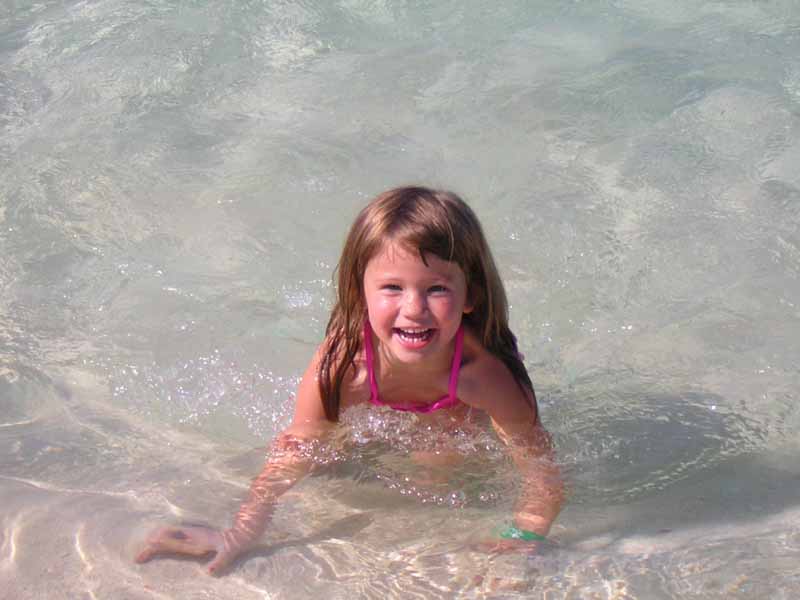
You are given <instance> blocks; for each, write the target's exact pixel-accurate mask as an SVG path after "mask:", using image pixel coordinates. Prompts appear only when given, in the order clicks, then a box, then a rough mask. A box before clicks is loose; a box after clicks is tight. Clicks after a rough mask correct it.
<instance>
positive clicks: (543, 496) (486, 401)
mask: <svg viewBox="0 0 800 600" xmlns="http://www.w3.org/2000/svg"><path fill="white" fill-rule="evenodd" d="M481 371H482V373H481V379H482V381H480V386H479V389H480V390H481V392H480V397H479V399H478V400H476V403H475V404H476V407H480V408H482V409H483V410H485V411H486V412H487V413H488V414H489V416H490V417H491V420H492V425H493V427H494V429H495V431H496V432H497V434H498V436H499V437H500V439H501V440H502V441H503V442H504V443H505V444H506V447H507V448H508V451H509V454H510V456H511V458H512V460H513V461H514V464H515V465H516V467H517V469H518V470H519V473H520V475H521V476H522V488H521V490H520V495H519V498H518V499H517V503H516V507H515V512H514V523H513V524H514V526H515V527H516V528H517V529H521V530H525V531H529V532H533V533H535V534H537V535H540V536H546V535H547V533H548V532H549V530H550V526H551V525H552V523H553V521H554V520H555V519H556V517H557V516H558V513H559V512H560V510H561V505H562V504H563V502H564V483H563V481H562V479H561V472H560V469H559V468H558V465H557V464H556V462H555V456H554V453H553V447H552V441H551V438H550V435H549V434H548V433H547V431H545V429H544V427H542V425H541V423H540V421H539V418H538V414H537V413H538V409H537V406H536V396H535V394H534V393H533V392H532V391H528V390H524V389H522V388H521V387H520V386H519V385H518V384H517V382H516V381H515V380H514V378H513V377H512V375H511V373H509V371H508V369H507V368H506V367H505V365H503V364H502V363H501V362H500V361H499V360H497V359H494V357H492V358H491V359H490V360H489V361H488V364H487V365H486V368H485V369H481ZM476 396H477V394H476ZM506 545H508V546H510V547H513V546H524V544H522V543H519V542H518V541H517V540H509V541H508V544H506Z"/></svg>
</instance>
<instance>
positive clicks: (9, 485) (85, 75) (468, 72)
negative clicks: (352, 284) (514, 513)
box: [0, 0, 800, 599]
mask: <svg viewBox="0 0 800 600" xmlns="http://www.w3.org/2000/svg"><path fill="white" fill-rule="evenodd" d="M798 53H800V12H798V8H797V5H796V3H795V2H794V1H793V0H775V1H771V2H750V3H740V2H700V3H697V2H683V1H678V2H662V1H660V0H651V1H648V2H627V1H614V2H599V3H572V4H564V3H553V2H507V3H501V4H499V5H497V6H492V7H491V9H487V8H486V5H485V3H480V2H459V3H455V2H439V3H433V4H419V3H416V4H415V3H407V2H392V3H387V2H363V1H357V0H346V1H344V0H343V1H341V2H334V3H324V2H313V1H309V2H304V3H301V4H296V5H290V4H287V3H252V2H250V3H230V2H223V3H209V2H194V3H164V2H158V1H155V2H149V3H140V4H136V5H133V4H131V3H127V2H120V1H119V0H101V1H98V2H92V3H87V2H80V1H66V2H15V3H11V4H9V5H8V6H5V7H4V8H0V129H1V130H2V134H0V174H2V177H0V502H2V505H3V507H4V511H3V514H2V515H0V572H1V573H2V580H3V582H4V585H5V588H4V591H5V590H7V591H6V594H7V595H9V597H13V598H23V599H24V598H40V597H48V598H59V597H64V598H74V597H91V598H117V597H124V598H153V597H159V598H207V597H214V598H264V597H276V598H295V597H297V598H307V597H310V596H317V595H325V596H326V597H328V596H330V597H348V598H350V597H376V598H377V597H380V598H385V597H409V596H412V597H414V596H416V597H420V598H438V597H442V598H450V597H453V596H454V595H462V596H465V597H493V596H497V595H498V594H499V595H501V596H503V597H530V596H531V595H534V596H535V595H541V596H544V597H549V598H587V597H594V598H738V597H742V598H744V597H747V598H752V597H769V598H794V597H796V596H797V595H798V592H800V582H798V580H797V577H796V575H795V573H794V567H793V565H795V564H796V563H797V559H798V557H799V556H800V548H798V544H800V538H799V537H798V531H797V522H798V516H800V515H798V508H797V501H796V499H797V498H800V493H798V492H800V490H799V489H798V487H799V486H800V472H798V467H797V464H798V462H797V451H798V446H797V436H796V431H797V429H798V427H799V426H800V411H798V410H797V408H796V405H797V403H796V402H795V398H796V390H797V389H798V384H799V383H800V380H799V379H798V356H800V348H798V340H800V309H799V308H798V302H797V297H798V293H799V292H800V289H798V285H799V284H798V281H800V278H798V275H800V269H799V268H798V265H799V264H800V260H799V259H800V238H798V234H797V232H798V219H800V209H799V208H798V207H800V178H799V177H798V170H797V168H796V166H797V164H798V161H799V160H800V142H798V139H800V136H799V135H798V133H800V121H799V120H798V114H800V113H798V106H800V70H799V69H798V66H797V64H796V62H797V61H796V57H797V56H798ZM410 181H411V182H424V183H433V184H441V185H444V186H450V187H454V188H455V189H456V190H457V191H459V192H461V193H463V194H464V196H465V197H466V198H467V199H468V200H470V202H471V203H472V205H473V206H474V208H475V210H476V212H477V213H478V214H479V216H480V217H481V219H482V221H483V223H484V226H485V229H486V232H487V235H488V237H489V239H490V241H491V243H492V246H493V249H494V251H495V254H496V258H497V260H498V263H499V265H500V267H501V270H502V273H503V276H504V279H505V280H506V282H507V286H508V291H509V296H510V302H511V304H512V326H513V328H514V331H515V333H516V334H517V336H518V338H519V340H520V344H521V346H522V351H523V353H524V354H525V356H526V361H527V365H528V367H529V369H530V371H531V374H532V376H533V380H534V382H535V383H536V384H537V392H538V395H539V397H540V402H541V412H542V417H543V420H544V422H545V424H546V425H547V427H548V428H549V429H550V430H551V431H552V433H553V434H554V437H555V440H556V443H557V447H558V460H559V463H560V464H561V465H562V468H563V471H564V473H565V475H566V477H567V482H568V485H569V488H570V494H571V495H570V499H569V503H568V505H567V506H566V509H565V511H564V512H563V514H562V515H561V517H560V518H559V520H558V521H557V524H556V526H555V528H554V530H553V532H552V536H551V537H552V540H551V543H549V544H548V545H546V546H545V547H544V548H543V550H542V553H541V555H539V556H536V557H533V558H530V559H529V558H525V557H499V558H498V557H491V556H487V555H486V554H485V553H481V552H479V551H476V550H475V549H474V546H473V544H474V542H475V541H479V540H480V539H482V538H483V537H484V536H487V535H491V533H492V531H493V530H494V529H495V528H496V527H497V526H498V524H500V523H502V522H503V521H505V520H507V519H508V517H509V514H510V510H511V508H510V507H511V506H512V504H513V501H514V496H515V493H516V489H517V486H518V482H517V479H516V475H515V472H514V470H513V469H511V468H510V465H509V462H508V458H507V456H506V454H505V451H504V450H503V448H502V447H501V446H500V445H498V442H497V440H496V439H494V437H493V436H492V435H491V434H490V433H487V430H480V431H478V432H475V431H460V432H451V434H450V435H448V436H446V439H445V438H442V437H437V435H435V433H434V432H429V431H420V430H419V428H418V427H417V426H416V424H415V422H414V419H413V418H411V416H408V415H403V416H398V415H393V414H391V413H382V412H380V411H364V412H363V414H362V413H361V412H359V411H355V412H353V413H352V414H351V415H349V416H348V417H347V419H345V423H344V428H343V430H342V436H341V439H337V441H336V443H335V444H333V445H331V446H327V447H324V448H323V447H321V448H317V449H316V450H315V452H317V453H318V454H317V458H318V459H319V460H320V461H321V462H325V463H326V468H325V469H323V470H320V472H319V473H318V474H317V475H316V476H313V477H309V478H308V479H307V480H306V481H304V482H303V483H302V484H301V485H300V486H298V487H297V488H295V489H294V490H292V491H291V492H290V493H289V494H287V496H286V498H285V501H284V502H283V503H282V504H281V508H280V510H279V512H278V514H277V516H276V521H275V523H274V526H273V527H272V528H270V530H269V531H268V533H267V534H265V536H264V540H263V545H262V546H260V547H258V548H256V549H255V550H254V551H253V552H252V553H251V555H250V556H248V557H246V559H243V560H241V561H239V562H238V563H237V564H236V565H235V566H234V569H233V570H232V572H231V573H230V574H229V575H228V576H227V577H225V578H221V579H211V578H206V577H199V576H198V573H199V569H200V567H199V566H198V564H197V562H198V561H181V560H172V559H167V560H161V561H154V562H151V563H148V564H147V565H144V566H136V565H133V564H132V563H131V557H132V555H133V552H134V549H135V547H136V545H137V543H139V542H140V541H141V539H142V538H143V537H144V535H145V534H146V532H147V531H148V530H149V528H150V527H151V526H153V525H154V524H156V523H159V522H163V521H168V522H183V521H188V522H198V523H208V524H212V525H223V524H226V523H228V522H229V520H230V518H231V516H232V514H233V512H234V511H235V510H236V507H237V506H238V503H239V501H240V500H241V498H242V497H243V495H244V494H245V492H246V489H247V485H248V482H249V479H250V478H251V477H252V476H253V475H255V474H256V473H257V472H258V470H259V469H260V467H261V464H262V462H263V458H264V448H265V447H266V446H267V445H268V443H269V442H270V440H272V439H273V438H274V436H275V435H276V433H277V432H278V431H280V430H281V429H282V428H283V427H284V426H285V425H286V424H287V422H288V421H289V419H290V418H291V413H292V399H293V394H294V389H295V386H296V384H297V379H298V375H299V374H300V373H301V372H302V370H303V369H304V367H305V365H306V362H307V361H308V358H309V356H310V355H311V353H312V352H313V349H314V347H315V345H316V344H317V343H318V341H319V339H320V338H321V335H322V331H323V328H324V324H325V322H326V320H327V311H328V307H329V303H330V294H331V284H330V276H331V271H332V269H333V267H334V265H333V264H332V263H333V261H334V260H335V257H336V256H337V255H338V252H339V249H340V245H341V243H342V238H343V236H344V233H345V230H346V228H347V226H348V225H349V222H350V220H351V218H352V217H353V215H354V214H355V212H356V210H357V209H358V208H359V207H360V206H362V205H363V203H364V202H365V201H366V199H367V198H368V197H370V196H371V195H373V194H374V193H376V192H377V191H380V190H382V189H385V188H386V187H388V186H390V185H394V184H399V183H405V182H410ZM443 440H445V441H444V442H443ZM442 446H444V447H446V449H447V450H452V449H454V448H455V449H456V450H457V451H458V454H460V455H461V456H462V459H463V460H462V462H460V464H459V465H458V466H454V465H452V464H449V463H448V464H447V465H445V466H441V465H440V466H438V467H437V466H436V465H427V466H424V467H420V465H419V461H417V462H415V460H414V457H415V456H416V458H418V459H419V458H425V457H426V456H427V457H428V458H430V457H431V453H433V455H434V456H437V457H439V458H440V459H441V458H442V456H444V454H441V452H440V451H441V449H442ZM253 448H258V450H253ZM437 452H440V454H436V453H437ZM415 453H422V454H415ZM424 453H428V454H427V455H425V454H424ZM445 462H446V461H445ZM54 577H58V581H59V582H60V585H59V586H53V584H52V582H53V581H54ZM493 590H494V591H493Z"/></svg>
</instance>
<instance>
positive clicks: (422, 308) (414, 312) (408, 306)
mask: <svg viewBox="0 0 800 600" xmlns="http://www.w3.org/2000/svg"><path fill="white" fill-rule="evenodd" d="M427 311H428V302H427V300H426V298H425V294H420V293H418V292H415V291H409V292H408V293H407V294H406V296H405V298H404V299H403V314H404V315H405V316H407V317H418V316H422V315H424V314H425V313H426V312H427Z"/></svg>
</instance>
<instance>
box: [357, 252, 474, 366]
mask: <svg viewBox="0 0 800 600" xmlns="http://www.w3.org/2000/svg"><path fill="white" fill-rule="evenodd" d="M364 296H365V299H366V303H367V312H368V315H369V322H370V325H371V326H372V331H373V332H374V334H375V336H376V337H377V338H378V340H379V342H380V344H381V346H382V349H383V350H386V351H388V352H389V354H390V355H391V356H392V357H393V358H396V359H398V360H400V361H401V362H415V361H417V360H420V359H421V358H422V357H431V356H432V355H438V354H439V353H440V352H444V354H443V355H442V359H444V360H449V355H450V354H451V349H450V343H451V342H452V340H453V338H454V337H455V334H456V331H458V327H459V325H460V324H461V318H462V316H463V315H464V313H468V312H469V311H470V310H472V307H471V306H470V304H469V303H468V301H467V283H466V278H465V277H464V273H463V272H462V270H461V268H460V267H459V266H458V265H457V264H455V263H453V262H449V261H446V260H442V259H441V258H439V257H438V256H435V255H433V254H430V253H428V254H426V255H425V261H424V262H423V260H422V257H420V255H419V253H418V252H416V251H415V250H412V249H409V248H406V247H403V246H399V245H397V244H393V243H389V244H386V245H385V246H384V248H383V249H382V250H381V252H380V253H378V254H377V255H376V256H374V257H373V258H372V259H371V260H370V261H369V263H368V264H367V268H366V270H365V272H364ZM445 351H446V352H445Z"/></svg>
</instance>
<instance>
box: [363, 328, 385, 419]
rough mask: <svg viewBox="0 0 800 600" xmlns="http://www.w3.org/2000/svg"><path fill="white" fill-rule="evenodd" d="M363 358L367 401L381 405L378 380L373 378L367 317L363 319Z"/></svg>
mask: <svg viewBox="0 0 800 600" xmlns="http://www.w3.org/2000/svg"><path fill="white" fill-rule="evenodd" d="M364 358H365V360H366V361H367V376H368V377H369V401H370V402H372V404H377V405H379V406H380V405H381V404H382V403H381V401H380V396H379V395H378V382H377V381H376V379H375V365H374V357H373V351H372V327H371V326H370V324H369V319H364Z"/></svg>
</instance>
